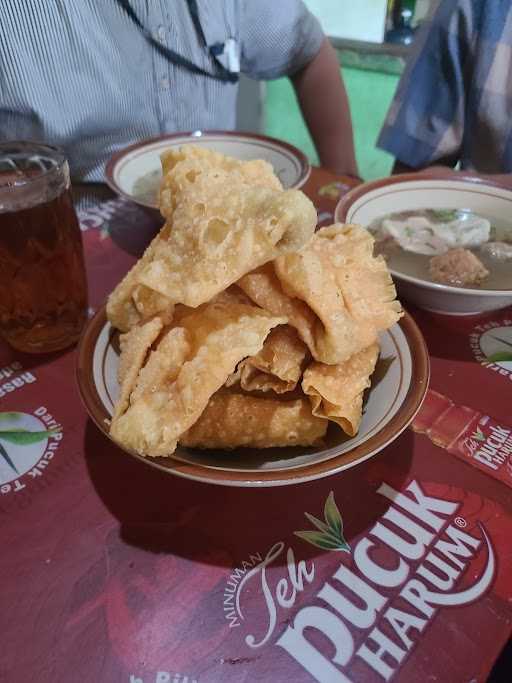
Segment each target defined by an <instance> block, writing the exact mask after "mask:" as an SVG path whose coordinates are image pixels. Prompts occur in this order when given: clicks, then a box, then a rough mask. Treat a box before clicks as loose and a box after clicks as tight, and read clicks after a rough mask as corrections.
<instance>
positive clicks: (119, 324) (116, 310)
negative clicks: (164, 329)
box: [107, 226, 174, 332]
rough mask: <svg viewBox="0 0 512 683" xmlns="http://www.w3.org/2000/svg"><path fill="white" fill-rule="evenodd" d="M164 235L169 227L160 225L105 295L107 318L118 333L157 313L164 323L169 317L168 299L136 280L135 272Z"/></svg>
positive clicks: (138, 273) (138, 271)
mask: <svg viewBox="0 0 512 683" xmlns="http://www.w3.org/2000/svg"><path fill="white" fill-rule="evenodd" d="M168 235H169V226H164V227H163V228H162V230H161V231H160V233H159V234H158V235H157V236H156V237H155V238H154V239H153V241H152V242H151V244H150V245H149V246H148V248H147V249H146V251H145V252H144V254H143V255H142V257H141V258H140V259H139V260H138V261H137V263H136V264H135V265H134V266H133V267H132V268H131V270H129V271H128V273H127V274H126V275H125V276H124V278H123V279H122V280H121V282H120V283H119V284H118V285H117V286H116V288H115V289H114V291H113V292H111V294H110V296H109V297H108V300H107V317H108V319H109V320H110V322H111V323H112V325H113V326H114V327H116V328H117V329H118V330H121V332H128V330H130V329H131V328H132V327H134V326H135V325H138V324H139V323H141V322H142V321H144V320H148V319H150V318H152V317H153V316H154V315H156V314H157V313H158V314H159V315H160V317H161V318H163V319H165V320H166V321H167V322H170V321H171V320H172V315H173V310H174V304H173V303H172V302H171V300H170V299H169V298H168V297H166V296H164V295H163V294H159V293H158V292H155V291H154V290H152V289H149V288H148V287H146V286H145V285H142V284H140V282H139V275H140V274H141V273H142V271H143V270H144V268H145V267H146V265H147V264H148V263H149V262H150V261H151V260H152V259H153V257H154V255H155V253H157V252H158V245H159V244H160V243H161V242H162V241H164V240H165V239H167V237H168Z"/></svg>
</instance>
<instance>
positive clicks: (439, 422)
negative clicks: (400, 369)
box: [411, 390, 512, 486]
mask: <svg viewBox="0 0 512 683" xmlns="http://www.w3.org/2000/svg"><path fill="white" fill-rule="evenodd" d="M411 426H412V428H413V430H414V431H415V432H418V433H419V434H426V435H427V436H428V437H429V439H430V440H431V441H432V442H433V443H435V444H436V446H439V447H440V448H444V449H446V450H447V451H448V452H449V453H452V454H453V455H455V456H457V457H458V458H460V459H461V460H464V461H466V462H467V463H469V464H471V465H473V466H474V467H477V468H478V469H479V470H482V471H483V472H487V474H490V475H491V476H492V477H494V478H495V479H498V480H499V481H502V482H504V483H505V484H507V485H508V486H512V427H509V426H508V425H503V424H500V423H498V422H497V421H496V420H494V419H493V418H492V417H490V416H489V415H484V414H483V413H481V412H479V411H478V410H474V409H473V408H469V407H468V406H458V405H455V404H454V403H453V401H451V400H450V399H449V398H447V397H446V396H443V395H442V394H439V393H438V392H436V391H432V390H429V391H428V392H427V396H426V397H425V401H424V403H423V405H422V407H421V410H420V411H419V413H418V415H417V416H416V417H415V419H414V421H413V423H412V425H411Z"/></svg>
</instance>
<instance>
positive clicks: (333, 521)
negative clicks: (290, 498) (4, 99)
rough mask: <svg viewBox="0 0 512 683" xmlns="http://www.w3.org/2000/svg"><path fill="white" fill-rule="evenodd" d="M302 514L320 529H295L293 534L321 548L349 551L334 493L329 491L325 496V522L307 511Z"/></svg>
mask: <svg viewBox="0 0 512 683" xmlns="http://www.w3.org/2000/svg"><path fill="white" fill-rule="evenodd" d="M304 515H305V516H306V519H308V520H309V521H310V522H311V523H312V524H313V525H314V526H316V528H317V529H320V531H295V532H294V533H295V536H298V537H299V538H302V540H303V541H306V542H307V543H310V544H311V545H314V546H316V547H317V548H321V549H322V550H338V551H343V552H347V553H348V552H350V545H349V544H348V543H347V542H346V540H345V538H344V536H343V520H342V518H341V514H340V511H339V509H338V506H337V505H336V501H335V500H334V493H333V492H332V491H331V492H330V493H329V495H328V496H327V500H326V501H325V506H324V518H325V523H324V522H322V521H321V520H320V519H317V518H316V517H314V516H313V515H311V514H310V513H309V512H305V513H304Z"/></svg>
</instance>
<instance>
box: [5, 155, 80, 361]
mask: <svg viewBox="0 0 512 683" xmlns="http://www.w3.org/2000/svg"><path fill="white" fill-rule="evenodd" d="M86 317H87V285H86V277H85V269H84V262H83V252H82V240H81V234H80V227H79V224H78V219H77V216H76V213H75V210H74V207H73V203H72V200H71V194H70V184H69V170H68V166H67V162H66V160H65V158H64V156H63V155H62V153H61V152H60V151H59V150H57V149H55V148H52V147H47V146H44V145H36V144H33V143H3V144H0V334H1V335H2V336H3V337H4V339H5V340H6V341H7V342H9V344H11V346H13V347H14V348H16V349H19V350H21V351H27V352H49V351H57V350H59V349H63V348H66V347H67V346H70V345H71V344H73V343H74V342H76V341H77V339H78V337H79V336H80V333H81V330H82V327H83V325H84V323H85V320H86Z"/></svg>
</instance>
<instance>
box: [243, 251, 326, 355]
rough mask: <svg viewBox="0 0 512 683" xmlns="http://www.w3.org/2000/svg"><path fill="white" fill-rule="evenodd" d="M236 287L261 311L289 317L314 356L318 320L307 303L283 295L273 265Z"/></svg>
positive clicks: (244, 279) (250, 274)
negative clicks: (261, 309) (259, 307)
mask: <svg viewBox="0 0 512 683" xmlns="http://www.w3.org/2000/svg"><path fill="white" fill-rule="evenodd" d="M237 286H238V287H240V289H242V290H243V291H244V292H245V294H246V295H247V296H248V297H249V298H250V299H251V300H252V301H254V303H255V304H258V306H261V308H264V309H265V310H266V311H269V312H270V313H272V314H273V315H284V316H286V317H287V318H288V323H289V324H290V325H291V326H292V327H295V329H296V330H297V332H298V333H299V336H300V337H301V339H302V340H303V341H304V342H305V343H306V344H307V346H308V347H309V349H310V351H311V352H312V353H313V355H315V354H314V351H315V347H316V342H315V327H316V325H317V324H318V318H317V316H316V315H315V314H314V312H313V311H312V310H311V309H310V308H309V306H308V305H307V304H306V303H304V301H301V300H300V299H296V298H294V297H291V296H288V294H286V293H285V292H284V291H283V288H282V287H281V283H280V282H279V279H278V277H277V275H276V273H275V271H274V266H273V265H272V263H267V264H265V265H264V266H262V267H261V268H257V269H256V270H253V271H252V272H250V273H247V275H244V277H242V278H241V279H240V280H239V281H238V282H237Z"/></svg>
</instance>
